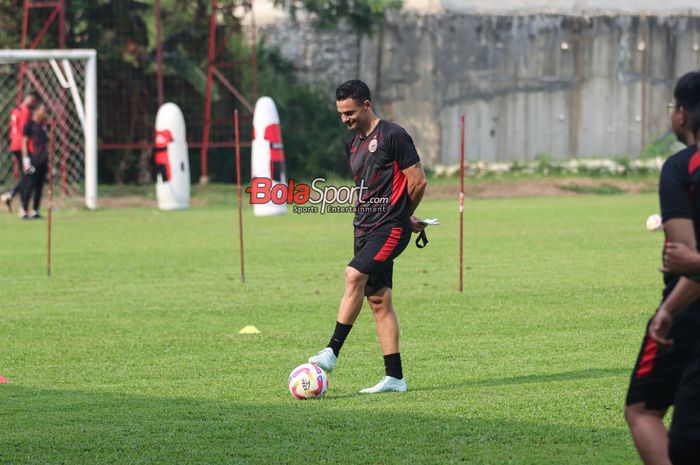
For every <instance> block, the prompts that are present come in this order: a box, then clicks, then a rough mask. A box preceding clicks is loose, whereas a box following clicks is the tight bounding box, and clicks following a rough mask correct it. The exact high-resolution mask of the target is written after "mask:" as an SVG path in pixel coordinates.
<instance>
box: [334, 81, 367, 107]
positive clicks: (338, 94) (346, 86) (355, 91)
mask: <svg viewBox="0 0 700 465" xmlns="http://www.w3.org/2000/svg"><path fill="white" fill-rule="evenodd" d="M348 98H351V99H353V100H355V101H356V102H357V103H359V104H360V105H362V104H363V103H365V100H369V101H370V102H371V101H372V97H371V96H370V93H369V87H367V84H365V83H364V82H362V81H360V80H359V79H352V80H350V81H347V82H344V83H342V84H341V85H340V86H338V88H337V89H336V90H335V99H336V100H345V99H348Z"/></svg>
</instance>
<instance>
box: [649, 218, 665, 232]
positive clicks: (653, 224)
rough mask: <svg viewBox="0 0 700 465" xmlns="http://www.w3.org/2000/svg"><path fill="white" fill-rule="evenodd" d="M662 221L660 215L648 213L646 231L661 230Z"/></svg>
mask: <svg viewBox="0 0 700 465" xmlns="http://www.w3.org/2000/svg"><path fill="white" fill-rule="evenodd" d="M663 227H664V225H663V221H662V219H661V216H660V215H657V214H653V215H649V218H647V231H649V232H656V231H661V230H662V229H663Z"/></svg>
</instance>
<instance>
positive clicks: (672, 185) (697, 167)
mask: <svg viewBox="0 0 700 465" xmlns="http://www.w3.org/2000/svg"><path fill="white" fill-rule="evenodd" d="M699 188H700V151H698V148H697V146H695V145H691V146H689V147H687V148H685V149H684V150H681V151H680V152H678V153H676V154H674V155H672V156H670V157H669V158H668V160H666V162H665V163H664V166H663V167H662V168H661V178H660V179H659V201H660V203H661V218H663V221H664V222H666V221H668V220H671V219H674V218H685V219H689V220H693V227H694V229H695V241H696V243H697V244H698V245H700V209H699V208H698V207H700V189H699ZM679 278H680V276H678V275H675V274H670V273H664V284H665V286H666V287H665V289H664V292H663V298H664V299H666V298H667V297H668V296H669V295H670V294H671V291H673V288H674V287H675V286H676V284H677V283H678V279H679ZM684 314H687V315H688V316H691V314H692V316H693V318H694V319H696V318H699V317H700V301H698V302H695V303H694V304H693V305H692V306H691V308H689V309H688V311H687V312H684Z"/></svg>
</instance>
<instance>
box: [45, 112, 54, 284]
mask: <svg viewBox="0 0 700 465" xmlns="http://www.w3.org/2000/svg"><path fill="white" fill-rule="evenodd" d="M54 127H55V124H51V141H50V143H49V219H48V231H47V239H46V274H47V275H48V276H49V277H51V223H52V218H53V216H52V215H53V214H52V212H53V155H54V150H55V145H54Z"/></svg>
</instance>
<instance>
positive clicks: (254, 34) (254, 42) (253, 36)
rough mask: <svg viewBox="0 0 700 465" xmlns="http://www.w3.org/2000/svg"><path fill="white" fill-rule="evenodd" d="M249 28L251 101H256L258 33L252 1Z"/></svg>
mask: <svg viewBox="0 0 700 465" xmlns="http://www.w3.org/2000/svg"><path fill="white" fill-rule="evenodd" d="M250 27H251V32H250V34H251V45H250V51H251V54H252V56H251V61H252V65H253V100H254V101H256V102H257V101H258V33H257V27H256V26H255V10H253V0H251V2H250Z"/></svg>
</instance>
